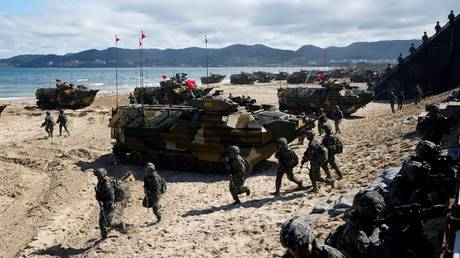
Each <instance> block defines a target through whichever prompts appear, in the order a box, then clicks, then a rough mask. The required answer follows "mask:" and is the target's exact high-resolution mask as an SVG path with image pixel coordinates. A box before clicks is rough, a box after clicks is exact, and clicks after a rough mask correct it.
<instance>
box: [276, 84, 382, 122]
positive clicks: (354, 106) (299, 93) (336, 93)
mask: <svg viewBox="0 0 460 258" xmlns="http://www.w3.org/2000/svg"><path fill="white" fill-rule="evenodd" d="M373 98H374V94H373V92H370V91H367V90H363V89H358V88H357V87H352V86H350V85H349V84H347V83H336V82H325V83H322V84H321V87H320V88H313V87H297V88H280V89H278V103H279V108H280V110H287V111H289V112H290V113H294V114H297V113H304V112H305V113H307V114H310V113H313V112H317V111H318V110H319V108H323V109H324V111H325V112H326V113H331V112H332V111H333V110H334V108H335V106H336V105H339V106H340V108H341V109H342V111H343V113H344V114H345V115H351V114H353V113H354V112H356V111H357V110H358V109H359V108H362V107H364V106H365V105H367V104H368V103H369V102H371V101H372V100H373Z"/></svg>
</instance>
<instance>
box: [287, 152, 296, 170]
mask: <svg viewBox="0 0 460 258" xmlns="http://www.w3.org/2000/svg"><path fill="white" fill-rule="evenodd" d="M287 153H288V160H287V162H286V163H287V164H288V165H289V166H290V167H295V166H297V165H298V164H299V157H297V154H295V152H294V151H293V150H291V149H288V151H287Z"/></svg>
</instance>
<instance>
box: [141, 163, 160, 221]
mask: <svg viewBox="0 0 460 258" xmlns="http://www.w3.org/2000/svg"><path fill="white" fill-rule="evenodd" d="M145 171H146V172H147V176H146V177H144V194H145V197H144V200H143V202H142V204H143V206H144V207H146V208H147V209H148V208H152V209H153V214H155V216H156V218H157V222H160V221H161V211H160V209H161V205H160V197H161V195H162V194H164V193H165V192H166V183H165V180H164V179H163V178H162V177H161V176H160V175H158V173H157V172H156V170H155V165H153V163H150V162H149V163H147V165H146V166H145Z"/></svg>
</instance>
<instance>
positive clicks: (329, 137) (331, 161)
mask: <svg viewBox="0 0 460 258" xmlns="http://www.w3.org/2000/svg"><path fill="white" fill-rule="evenodd" d="M323 128H324V132H325V133H326V135H325V136H324V138H323V141H322V142H321V144H322V145H323V146H324V147H326V148H327V162H325V163H324V164H323V166H322V168H323V170H324V171H326V175H327V176H328V178H330V177H331V174H330V172H329V167H328V165H331V167H332V168H333V169H334V171H335V173H336V174H337V176H338V178H337V179H338V180H341V179H342V178H343V176H342V172H341V171H340V169H339V166H338V165H337V162H336V161H335V155H336V154H340V153H342V152H343V144H342V142H341V141H340V139H339V138H337V136H335V135H334V134H333V133H332V128H331V126H330V125H324V127H323Z"/></svg>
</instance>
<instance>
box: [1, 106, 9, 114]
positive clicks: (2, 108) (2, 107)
mask: <svg viewBox="0 0 460 258" xmlns="http://www.w3.org/2000/svg"><path fill="white" fill-rule="evenodd" d="M6 106H8V105H0V116H1V115H2V111H3V110H4V109H5V108H6Z"/></svg>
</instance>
